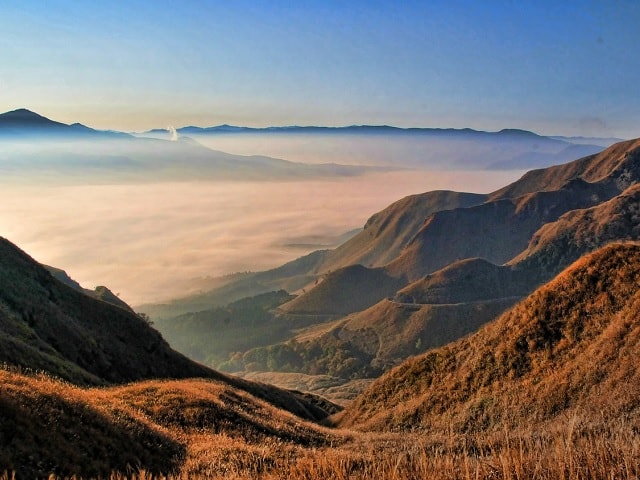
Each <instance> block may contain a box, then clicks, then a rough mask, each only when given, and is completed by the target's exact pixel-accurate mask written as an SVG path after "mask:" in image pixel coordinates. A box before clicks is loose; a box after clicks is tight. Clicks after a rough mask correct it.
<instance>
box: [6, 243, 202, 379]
mask: <svg viewBox="0 0 640 480" xmlns="http://www.w3.org/2000/svg"><path fill="white" fill-rule="evenodd" d="M0 327H1V328H0V344H2V347H3V348H2V349H1V350H0V359H1V360H2V361H4V362H7V363H10V364H14V365H21V366H25V367H29V368H33V369H43V370H46V371H48V372H50V373H52V374H54V375H57V376H60V377H62V378H65V379H67V380H70V381H73V382H77V383H92V384H96V383H110V382H126V381H131V380H137V379H141V378H153V377H189V376H191V377H193V376H214V375H215V372H213V371H211V370H209V369H207V368H205V367H203V366H201V365H198V364H196V363H194V362H192V361H191V360H188V359H187V358H186V357H184V356H182V355H180V354H179V353H177V352H174V351H173V350H171V348H170V347H169V345H168V344H167V343H166V342H165V341H164V340H163V339H162V336H161V335H160V334H159V333H158V332H157V331H155V330H153V329H152V328H150V327H149V325H148V324H147V323H146V322H145V321H144V320H143V319H141V318H140V317H138V316H137V315H135V314H134V313H133V312H131V311H128V310H126V309H123V308H120V307H117V306H114V305H111V304H108V303H105V302H102V301H99V300H96V299H93V298H90V297H88V296H87V295H85V294H83V293H81V292H78V291H76V290H74V289H73V288H71V287H68V286H67V285H63V284H62V283H60V282H58V281H57V280H56V279H55V278H53V276H52V275H51V274H50V273H49V272H48V271H47V270H46V269H45V268H44V267H42V266H41V265H39V264H38V263H37V262H36V261H35V260H33V259H32V258H30V257H29V256H28V255H26V254H25V253H24V252H22V251H21V250H19V249H18V248H17V247H15V246H14V245H12V244H11V243H9V242H8V241H6V240H4V239H0Z"/></svg>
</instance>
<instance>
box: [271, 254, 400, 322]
mask: <svg viewBox="0 0 640 480" xmlns="http://www.w3.org/2000/svg"><path fill="white" fill-rule="evenodd" d="M403 284H404V281H403V280H402V279H398V278H393V277H390V276H389V275H387V274H386V272H385V271H384V270H383V269H380V268H374V269H371V268H366V267H363V266H362V265H352V266H350V267H345V268H342V269H340V270H337V271H335V272H332V273H330V274H328V275H327V277H326V278H325V279H324V280H322V282H321V283H320V284H318V285H316V286H315V287H314V288H313V289H311V290H310V291H309V292H308V293H306V294H304V295H301V296H299V297H297V298H295V299H293V300H291V301H290V302H287V303H285V304H284V305H282V306H280V310H282V311H283V312H286V313H295V314H305V315H345V314H347V313H351V312H357V311H359V310H363V309H365V308H367V307H368V306H370V305H372V304H374V303H376V302H378V301H379V300H381V299H383V298H384V297H386V296H389V295H393V294H394V293H395V292H396V291H397V290H398V288H399V287H400V286H402V285H403Z"/></svg>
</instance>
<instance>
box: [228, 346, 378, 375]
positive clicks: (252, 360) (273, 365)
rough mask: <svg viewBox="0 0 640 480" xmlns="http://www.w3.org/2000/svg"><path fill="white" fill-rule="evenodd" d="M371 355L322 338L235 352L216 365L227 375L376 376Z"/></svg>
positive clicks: (376, 371)
mask: <svg viewBox="0 0 640 480" xmlns="http://www.w3.org/2000/svg"><path fill="white" fill-rule="evenodd" d="M372 359H373V356H372V355H371V354H368V353H366V352H364V351H362V350H361V349H360V348H358V347H357V346H356V345H354V344H353V343H351V342H349V341H344V340H339V339H336V338H323V339H321V340H320V341H315V342H296V341H295V340H291V341H288V342H286V343H278V344H275V345H270V346H266V347H258V348H253V349H251V350H248V351H246V352H235V353H233V354H231V355H230V356H229V359H228V360H226V361H224V362H221V363H219V364H218V365H216V368H218V369H219V370H223V371H228V372H240V371H269V372H299V373H306V374H309V375H320V374H327V375H332V376H335V377H340V378H345V379H350V378H365V377H371V376H378V375H380V374H381V373H382V371H381V370H379V369H376V368H373V367H372V366H371V360H372Z"/></svg>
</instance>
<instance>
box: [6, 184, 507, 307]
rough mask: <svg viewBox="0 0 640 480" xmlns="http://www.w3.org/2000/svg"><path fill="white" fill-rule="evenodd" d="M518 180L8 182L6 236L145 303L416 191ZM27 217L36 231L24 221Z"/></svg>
mask: <svg viewBox="0 0 640 480" xmlns="http://www.w3.org/2000/svg"><path fill="white" fill-rule="evenodd" d="M513 175H514V172H506V173H503V174H499V175H496V174H495V173H494V172H456V173H447V172H419V173H418V172H410V173H390V174H371V175H367V176H362V177H358V178H347V179H340V180H335V179H334V180H317V181H314V180H309V181H306V182H217V183H216V182H197V183H193V182H185V183H154V184H142V185H130V184H127V185H75V186H69V185H57V186H45V185H42V184H40V185H37V186H25V185H12V184H7V183H6V182H2V183H1V184H0V185H1V187H2V188H1V190H0V230H1V231H2V235H3V236H5V237H6V238H8V239H10V240H11V241H13V242H16V243H17V244H19V245H21V246H22V247H23V248H24V249H25V250H26V251H28V252H29V253H30V254H31V255H32V256H34V257H35V258H36V260H38V261H40V262H43V263H46V264H49V265H53V266H56V267H59V268H63V269H65V270H66V271H67V272H68V273H69V275H71V276H72V277H73V278H74V279H76V280H77V281H79V282H80V283H81V284H82V285H83V286H86V287H88V288H93V287H94V286H96V285H107V286H108V287H109V288H111V289H112V290H113V291H114V292H116V293H120V295H121V297H122V299H123V300H125V301H127V302H130V303H132V304H138V303H142V302H147V301H153V300H164V299H167V298H169V297H171V296H179V295H181V294H183V293H187V291H189V290H190V289H192V288H194V285H197V282H192V281H191V280H194V279H197V278H198V277H204V276H219V275H224V274H228V273H232V272H238V271H247V270H251V271H256V270H261V269H266V268H273V267H276V266H278V265H280V264H282V263H284V262H286V261H289V260H293V259H294V258H297V257H299V256H301V255H303V254H306V253H308V252H310V251H312V250H315V249H319V248H329V247H335V246H336V245H337V244H338V243H340V241H341V235H342V234H344V233H346V232H348V231H349V230H352V229H354V228H361V227H362V226H363V225H364V222H365V221H366V219H367V218H368V217H369V216H370V215H371V214H373V213H374V212H376V211H377V210H380V209H382V208H384V207H386V206H387V205H388V204H389V203H391V202H393V201H395V200H397V199H398V198H400V197H402V196H405V195H407V194H410V193H418V192H422V191H425V190H430V189H438V188H454V189H462V190H477V189H478V188H480V189H481V190H487V189H491V188H497V187H498V186H500V185H502V184H504V183H505V180H507V179H511V177H512V176H513ZM25 219H28V221H25Z"/></svg>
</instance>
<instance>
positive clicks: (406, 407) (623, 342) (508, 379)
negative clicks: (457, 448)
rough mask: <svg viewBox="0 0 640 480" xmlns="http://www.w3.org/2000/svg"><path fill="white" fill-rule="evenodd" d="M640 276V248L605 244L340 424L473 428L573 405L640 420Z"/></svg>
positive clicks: (412, 366)
mask: <svg viewBox="0 0 640 480" xmlns="http://www.w3.org/2000/svg"><path fill="white" fill-rule="evenodd" d="M639 284H640V247H639V246H636V245H613V246H609V247H605V248H603V249H601V250H599V251H597V252H596V253H594V254H592V255H590V256H587V257H586V258H584V259H582V260H580V261H578V262H576V263H575V264H574V265H572V266H571V267H570V268H568V269H567V270H566V271H565V272H563V273H562V274H561V275H559V276H558V277H557V278H556V279H554V280H553V281H552V282H550V283H549V284H547V285H545V286H543V287H541V288H540V289H538V290H537V291H536V292H535V293H533V294H532V295H531V296H529V297H528V298H527V299H526V300H524V301H522V302H521V303H519V304H518V305H517V306H515V307H514V308H512V309H511V310H510V311H509V312H507V313H505V314H504V315H502V316H501V317H500V318H499V319H498V320H497V321H495V322H492V323H491V324H489V325H487V326H486V327H484V328H482V329H481V330H480V331H479V332H478V333H476V334H474V335H472V336H470V337H468V338H465V339H462V340H459V341H458V342H455V343H452V344H450V345H447V346H445V347H442V348H439V349H435V350H432V351H430V352H427V353H426V354H424V355H422V356H420V357H416V358H414V359H411V360H409V361H407V362H405V363H404V364H403V365H402V366H400V367H398V368H397V369H395V370H393V371H391V372H390V373H389V374H387V375H385V376H384V377H382V378H381V379H379V380H378V381H377V382H375V383H374V384H373V385H372V387H371V388H370V389H369V390H367V391H366V392H365V393H364V394H363V395H362V396H360V397H359V398H358V400H357V401H356V402H354V403H353V404H352V405H351V406H350V407H349V408H348V409H347V410H345V412H344V413H343V414H342V417H341V420H340V424H341V425H344V426H358V428H365V429H374V430H376V429H384V430H397V429H400V430H414V429H419V430H423V431H428V432H444V431H448V430H451V429H452V430H453V431H455V432H460V433H474V432H492V431H500V430H502V429H508V430H511V429H516V430H517V429H518V428H521V427H522V426H524V425H533V424H538V425H540V424H544V422H549V421H553V420H554V419H556V418H557V417H558V416H559V415H561V414H563V413H566V412H574V413H575V414H576V415H578V417H580V418H582V417H586V418H598V419H600V421H602V422H604V423H605V424H606V423H608V422H614V423H615V421H617V420H621V419H624V421H625V422H629V424H630V425H632V426H634V428H636V427H639V426H640V397H638V395H637V392H638V391H640V375H638V372H637V369H636V359H637V356H638V353H639V351H638V349H640V323H638V322H639V321H638V319H639V318H640V293H639V292H638V288H637V287H638V285H639ZM622 412H624V415H622V417H621V413H622Z"/></svg>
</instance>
